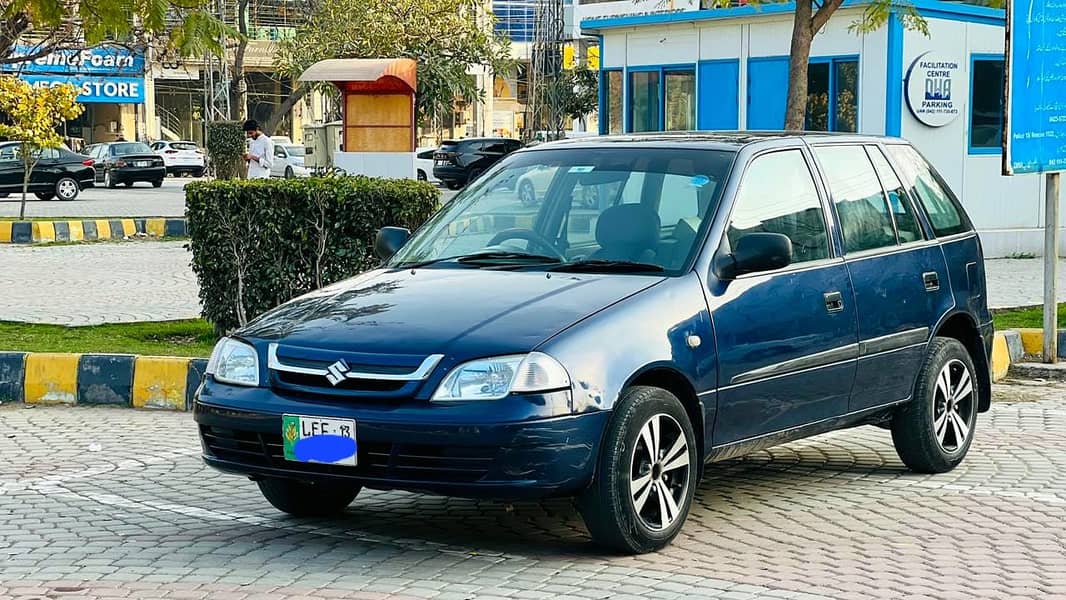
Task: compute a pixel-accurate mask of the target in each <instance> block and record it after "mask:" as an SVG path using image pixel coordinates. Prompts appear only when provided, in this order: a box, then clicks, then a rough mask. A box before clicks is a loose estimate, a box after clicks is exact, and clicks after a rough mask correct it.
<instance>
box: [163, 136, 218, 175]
mask: <svg viewBox="0 0 1066 600" xmlns="http://www.w3.org/2000/svg"><path fill="white" fill-rule="evenodd" d="M149 148H151V149H152V152H154V153H156V154H158V155H159V156H161V157H163V165H164V166H166V168H167V174H168V175H174V176H175V177H176V176H178V175H183V174H189V175H192V176H193V177H203V174H204V168H205V167H206V166H207V162H206V160H205V158H204V151H203V150H201V149H200V147H199V146H197V145H196V142H189V141H186V140H173V141H170V140H160V141H158V142H155V143H153V144H152V145H151V146H149Z"/></svg>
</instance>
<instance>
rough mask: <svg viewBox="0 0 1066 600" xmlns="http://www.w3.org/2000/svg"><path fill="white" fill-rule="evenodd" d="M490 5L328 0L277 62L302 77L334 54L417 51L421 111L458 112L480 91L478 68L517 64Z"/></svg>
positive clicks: (424, 114)
mask: <svg viewBox="0 0 1066 600" xmlns="http://www.w3.org/2000/svg"><path fill="white" fill-rule="evenodd" d="M483 7H484V2H483V1H482V0H359V1H358V2H353V1H352V0H321V2H319V3H318V5H317V6H316V7H315V9H314V11H313V12H312V13H311V15H310V17H309V18H308V21H307V22H306V23H305V24H304V25H302V26H300V27H298V28H297V29H296V34H295V36H294V37H292V38H291V39H287V40H283V41H282V42H280V43H279V44H278V53H277V59H276V66H277V68H278V71H279V72H280V73H281V74H282V75H285V76H287V77H291V78H293V79H296V78H298V77H299V76H300V74H301V73H303V72H304V70H306V69H307V68H308V67H310V66H311V65H313V64H314V63H316V62H318V61H320V60H324V59H328V58H412V59H414V60H415V61H416V62H417V63H418V95H417V103H418V115H419V118H420V119H421V120H428V119H431V118H433V117H436V116H440V115H443V114H445V113H447V112H449V111H451V110H452V106H453V105H454V102H455V100H456V99H460V100H464V101H467V102H473V101H475V100H477V99H478V98H479V90H478V88H477V85H476V82H475V81H474V78H473V77H471V76H470V75H469V73H470V72H471V71H472V70H473V69H475V68H479V67H480V66H481V65H486V66H488V67H489V68H490V69H491V70H493V71H497V72H502V71H506V70H508V69H509V68H510V66H511V61H510V44H509V41H508V40H507V38H505V37H501V36H499V35H498V34H496V33H495V32H494V30H493V26H492V22H491V19H492V17H491V15H489V14H486V13H485V12H484V11H483ZM306 91H307V88H306V87H304V86H300V87H299V88H297V89H296V90H294V94H298V95H299V96H302V95H303V94H305V93H306ZM284 106H285V105H283V108H284ZM290 106H291V104H290ZM278 112H279V113H282V112H284V111H278ZM268 132H269V131H268Z"/></svg>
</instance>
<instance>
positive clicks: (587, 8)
mask: <svg viewBox="0 0 1066 600" xmlns="http://www.w3.org/2000/svg"><path fill="white" fill-rule="evenodd" d="M699 8H700V1H699V0H673V1H672V2H664V3H659V2H657V1H656V0H618V1H617V2H597V3H595V4H584V3H582V2H581V0H574V29H573V31H572V32H571V34H572V35H573V36H574V37H579V36H580V35H581V21H583V20H585V19H592V18H596V17H607V16H611V17H614V16H618V17H621V16H625V15H635V14H640V13H649V12H675V11H676V12H680V11H690V10H699Z"/></svg>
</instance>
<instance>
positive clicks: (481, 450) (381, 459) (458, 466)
mask: <svg viewBox="0 0 1066 600" xmlns="http://www.w3.org/2000/svg"><path fill="white" fill-rule="evenodd" d="M200 434H201V436H202V437H203V440H204V444H205V446H206V447H207V452H208V453H209V454H210V455H211V456H214V457H216V458H218V459H220V460H225V461H230V462H235V463H238V464H244V465H251V466H262V467H276V468H283V469H286V470H290V471H302V472H305V473H319V474H325V475H348V476H353V475H354V476H359V477H367V478H375V479H398V480H409V481H428V482H441V483H471V482H475V481H479V480H481V479H482V478H484V477H485V475H487V474H488V472H489V468H490V467H491V466H492V462H493V461H494V460H495V459H496V454H497V452H498V449H497V448H495V447H492V446H461V447H448V446H438V445H432V444H392V443H388V442H370V441H366V442H359V450H358V452H359V465H358V466H357V467H354V468H353V467H344V466H339V465H325V464H317V463H300V462H293V461H288V460H285V453H284V446H283V444H282V440H281V434H280V433H277V434H272V433H255V432H250V431H240V430H234V429H224V428H220V427H210V426H207V425H201V426H200Z"/></svg>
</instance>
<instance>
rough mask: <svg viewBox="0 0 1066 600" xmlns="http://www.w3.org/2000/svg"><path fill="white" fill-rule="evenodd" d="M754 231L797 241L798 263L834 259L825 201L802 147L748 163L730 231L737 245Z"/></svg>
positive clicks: (794, 254) (794, 257) (794, 258)
mask: <svg viewBox="0 0 1066 600" xmlns="http://www.w3.org/2000/svg"><path fill="white" fill-rule="evenodd" d="M749 233H780V234H783V235H785V236H787V237H788V238H789V239H790V240H792V262H793V263H801V262H807V261H812V260H821V259H824V258H829V235H828V232H827V230H826V225H825V214H824V212H823V210H822V203H821V201H820V200H819V199H818V191H817V189H816V188H815V187H814V178H813V177H812V176H811V170H810V168H809V167H808V166H807V161H806V160H804V158H803V153H802V152H800V151H799V150H785V151H781V152H774V153H773V154H765V155H763V156H759V157H757V158H756V159H755V160H753V161H752V162H751V164H750V165H749V166H748V170H747V171H746V172H745V173H744V179H743V180H742V181H741V183H740V189H739V190H738V191H737V196H736V200H735V201H734V205H733V215H732V220H731V222H730V223H729V229H728V230H727V231H726V235H727V236H728V238H729V243H730V245H731V246H735V245H736V243H737V240H739V239H740V238H741V237H743V236H744V235H746V234H749Z"/></svg>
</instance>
